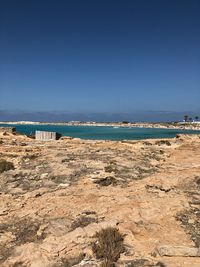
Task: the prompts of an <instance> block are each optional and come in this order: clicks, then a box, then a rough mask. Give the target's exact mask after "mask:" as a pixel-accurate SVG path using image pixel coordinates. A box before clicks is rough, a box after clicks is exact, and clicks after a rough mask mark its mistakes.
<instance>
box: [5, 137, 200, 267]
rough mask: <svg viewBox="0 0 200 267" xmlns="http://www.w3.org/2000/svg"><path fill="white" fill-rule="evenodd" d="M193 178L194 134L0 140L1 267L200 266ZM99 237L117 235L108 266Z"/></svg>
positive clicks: (196, 161)
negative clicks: (121, 138) (104, 233)
mask: <svg viewBox="0 0 200 267" xmlns="http://www.w3.org/2000/svg"><path fill="white" fill-rule="evenodd" d="M199 173H200V136H199V135H178V136H177V138H173V139H148V140H140V141H95V140H81V139H77V138H69V139H67V138H65V139H64V140H58V141H47V142H42V141H37V140H35V139H31V138H28V137H26V136H22V135H14V134H12V133H5V132H4V133H0V190H1V191H0V266H2V267H40V266H41V267H66V266H67V267H68V266H85V267H89V266H91V267H92V266H127V267H128V266H131V267H153V266H157V267H159V266H160V267H190V266H192V267H199V266H200V254H199V246H200V241H199V240H200V236H199V232H200V228H199V214H200V195H199V184H200V182H199V180H200V176H199ZM102 229H108V230H109V231H110V232H108V233H110V238H113V239H112V240H114V241H113V242H115V239H114V237H113V236H112V231H114V230H113V229H117V230H116V231H119V233H120V235H121V238H122V239H121V241H120V242H123V246H122V243H120V244H121V247H120V249H118V247H117V246H115V247H114V248H113V249H118V252H117V253H118V254H116V255H117V257H115V258H114V257H113V258H112V261H113V262H108V260H109V261H110V258H109V259H108V258H104V257H106V256H104V254H103V253H102V252H100V249H101V247H100V246H97V245H98V244H99V243H98V242H99V241H98V240H97V236H98V235H97V233H101V230H102ZM99 235H100V234H99ZM95 242H96V243H95ZM102 242H103V244H102V246H103V245H104V242H105V243H106V242H109V238H107V240H106V239H103V241H102ZM113 242H112V244H113ZM117 242H118V241H117ZM92 244H93V245H92ZM94 244H96V245H94ZM110 244H111V243H110ZM116 244H118V243H116ZM105 245H106V244H105ZM110 246H111V245H110ZM95 249H96V250H97V249H98V251H96V250H95ZM109 249H110V247H109ZM110 254H111V252H110ZM99 255H100V256H99ZM102 255H103V256H102ZM118 256H119V257H118ZM113 259H115V260H113ZM104 264H107V265H104ZM113 264H114V265H113Z"/></svg>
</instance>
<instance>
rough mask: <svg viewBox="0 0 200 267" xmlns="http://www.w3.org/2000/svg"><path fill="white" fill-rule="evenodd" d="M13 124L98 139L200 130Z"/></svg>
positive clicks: (20, 129)
mask: <svg viewBox="0 0 200 267" xmlns="http://www.w3.org/2000/svg"><path fill="white" fill-rule="evenodd" d="M0 126H14V127H16V130H17V131H18V132H21V133H24V134H34V133H35V131H36V130H40V131H52V132H54V131H55V132H58V133H61V134H62V135H64V136H71V137H78V138H82V139H93V140H94V139H98V140H124V139H127V140H139V139H147V138H172V137H175V136H176V134H179V133H185V134H200V131H192V130H177V129H173V130H171V129H150V128H129V127H119V128H114V127H112V126H107V127H104V126H64V125H13V124H12V125H8V124H0Z"/></svg>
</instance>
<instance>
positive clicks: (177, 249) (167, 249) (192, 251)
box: [157, 245, 200, 257]
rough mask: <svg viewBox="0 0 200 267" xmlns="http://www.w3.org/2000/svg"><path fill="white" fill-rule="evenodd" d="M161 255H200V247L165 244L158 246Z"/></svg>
mask: <svg viewBox="0 0 200 267" xmlns="http://www.w3.org/2000/svg"><path fill="white" fill-rule="evenodd" d="M157 251H158V253H159V255H160V256H169V257H177V256H178V257H200V249H199V248H195V247H187V246H173V245H163V246H159V247H158V248H157Z"/></svg>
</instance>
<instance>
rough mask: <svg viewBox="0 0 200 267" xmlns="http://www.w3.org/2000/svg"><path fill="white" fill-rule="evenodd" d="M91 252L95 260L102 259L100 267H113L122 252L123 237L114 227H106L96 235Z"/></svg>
mask: <svg viewBox="0 0 200 267" xmlns="http://www.w3.org/2000/svg"><path fill="white" fill-rule="evenodd" d="M95 237H96V242H94V243H93V244H92V251H93V253H94V254H95V256H96V258H97V259H102V260H103V262H102V265H101V266H102V267H113V266H114V262H116V261H117V260H118V259H119V257H120V254H121V253H123V252H124V244H123V240H124V238H123V236H122V234H120V232H119V230H118V229H117V228H115V227H108V228H105V229H102V230H100V231H99V232H97V233H96V235H95Z"/></svg>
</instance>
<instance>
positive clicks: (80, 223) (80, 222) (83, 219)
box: [71, 215, 97, 231]
mask: <svg viewBox="0 0 200 267" xmlns="http://www.w3.org/2000/svg"><path fill="white" fill-rule="evenodd" d="M96 221H97V219H96V218H95V217H91V216H87V215H81V216H79V217H78V218H77V219H76V220H75V221H73V222H72V224H71V230H72V231H73V230H75V229H76V228H78V227H82V228H83V227H85V226H87V225H89V224H90V223H93V222H96Z"/></svg>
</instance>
